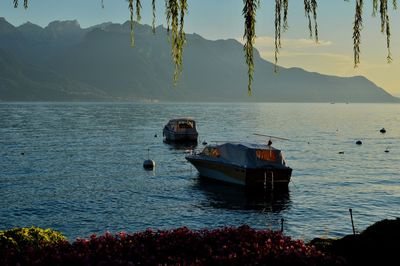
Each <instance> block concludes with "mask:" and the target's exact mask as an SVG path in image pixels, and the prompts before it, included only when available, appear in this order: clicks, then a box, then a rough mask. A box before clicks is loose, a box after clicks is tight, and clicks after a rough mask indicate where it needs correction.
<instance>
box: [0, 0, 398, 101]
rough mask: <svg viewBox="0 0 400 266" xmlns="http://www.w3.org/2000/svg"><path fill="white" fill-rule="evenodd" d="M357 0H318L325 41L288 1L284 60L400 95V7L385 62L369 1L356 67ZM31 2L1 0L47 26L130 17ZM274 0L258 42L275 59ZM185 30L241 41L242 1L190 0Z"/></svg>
mask: <svg viewBox="0 0 400 266" xmlns="http://www.w3.org/2000/svg"><path fill="white" fill-rule="evenodd" d="M156 2H157V21H156V24H157V25H159V24H164V25H165V15H164V11H165V9H164V3H165V1H164V0H157V1H156ZM354 2H355V1H352V0H351V1H349V2H347V1H343V0H319V1H318V4H319V6H318V26H319V39H320V43H319V44H315V43H314V42H313V41H311V40H310V39H309V34H308V29H307V23H308V21H307V19H306V17H305V16H304V8H303V1H301V0H290V1H289V30H288V31H287V32H286V33H284V34H283V36H282V38H283V42H282V44H283V47H282V50H281V53H280V56H279V64H280V65H282V66H284V67H301V68H304V69H306V70H309V71H314V72H319V73H323V74H330V75H338V76H354V75H363V76H365V77H367V78H368V79H370V80H371V81H373V82H374V83H375V84H377V85H378V86H380V87H382V88H384V89H385V90H386V91H387V92H389V93H391V94H393V95H396V96H400V14H399V13H400V8H399V10H396V11H393V10H392V4H391V1H389V6H390V12H389V14H390V15H391V17H390V23H391V32H392V39H391V47H392V58H393V62H392V63H391V64H387V63H386V53H387V51H386V37H385V35H384V34H382V33H381V32H380V19H379V17H372V16H371V14H372V7H371V5H372V0H370V1H364V2H366V3H365V4H364V16H363V19H364V29H363V32H362V44H361V64H360V65H359V67H358V68H356V69H354V68H353V40H352V27H353V21H354V8H355V4H354ZM29 3H30V6H29V8H28V9H27V10H24V9H23V7H22V6H23V0H20V7H19V8H18V9H14V8H13V1H12V0H2V1H0V17H5V18H6V20H7V21H9V22H10V23H11V24H13V25H16V26H18V25H20V24H23V23H25V22H27V21H30V22H32V23H35V24H38V25H40V26H42V27H44V26H46V25H47V24H48V23H49V22H51V21H53V20H72V19H77V20H78V21H79V23H80V25H81V27H82V28H86V27H89V26H92V25H95V24H99V23H102V22H108V21H111V22H116V23H123V22H125V21H126V20H128V19H129V10H128V3H127V2H126V0H104V6H105V7H104V9H103V8H102V7H101V0H68V1H65V0H29ZM274 3H275V1H273V0H261V7H260V9H259V10H258V13H257V25H256V34H257V39H256V47H257V48H258V50H259V51H260V53H261V55H262V57H263V58H264V59H266V60H268V61H273V46H274V44H273V38H274V12H275V5H274ZM188 5H189V12H188V14H187V16H186V20H185V31H186V32H187V33H197V34H200V35H202V36H203V37H205V38H207V39H211V40H216V39H228V38H232V39H237V40H242V36H243V23H244V21H243V16H242V8H243V1H242V0H188ZM142 6H143V9H142V21H141V23H144V24H151V19H152V17H151V14H152V10H151V0H142Z"/></svg>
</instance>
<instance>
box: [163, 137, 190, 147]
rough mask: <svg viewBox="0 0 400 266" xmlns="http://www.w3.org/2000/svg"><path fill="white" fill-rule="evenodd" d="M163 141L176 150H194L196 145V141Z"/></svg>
mask: <svg viewBox="0 0 400 266" xmlns="http://www.w3.org/2000/svg"><path fill="white" fill-rule="evenodd" d="M163 142H164V143H165V144H167V145H169V146H170V147H171V148H173V149H176V150H194V149H195V148H196V147H197V141H179V142H175V141H168V140H166V139H164V140H163Z"/></svg>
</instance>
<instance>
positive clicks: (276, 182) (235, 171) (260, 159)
mask: <svg viewBox="0 0 400 266" xmlns="http://www.w3.org/2000/svg"><path fill="white" fill-rule="evenodd" d="M186 159H187V160H188V161H189V162H190V163H191V164H193V166H194V167H196V169H197V170H198V171H199V173H200V175H201V176H204V177H207V178H211V179H215V180H219V181H223V182H227V183H232V184H237V185H242V186H246V187H250V188H255V189H259V188H262V189H267V188H274V187H281V188H285V187H286V188H287V187H288V184H289V182H290V178H291V174H292V168H290V167H288V166H286V161H285V159H284V157H283V154H282V151H281V150H278V149H276V148H274V147H272V146H271V145H267V144H255V143H243V142H237V143H236V142H226V143H223V144H211V145H207V146H206V147H205V148H204V149H203V151H202V152H200V153H197V154H191V155H188V156H186Z"/></svg>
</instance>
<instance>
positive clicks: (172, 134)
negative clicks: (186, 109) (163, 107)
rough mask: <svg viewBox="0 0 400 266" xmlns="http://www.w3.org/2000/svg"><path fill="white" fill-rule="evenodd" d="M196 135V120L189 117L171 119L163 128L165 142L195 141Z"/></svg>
mask: <svg viewBox="0 0 400 266" xmlns="http://www.w3.org/2000/svg"><path fill="white" fill-rule="evenodd" d="M198 135H199V134H198V133H197V129H196V122H195V121H194V120H193V119H192V118H189V117H183V118H175V119H171V120H169V121H168V123H167V124H166V125H165V126H164V129H163V136H164V138H165V141H166V142H197V137H198Z"/></svg>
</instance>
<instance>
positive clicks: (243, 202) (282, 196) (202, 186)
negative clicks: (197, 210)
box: [194, 177, 291, 213]
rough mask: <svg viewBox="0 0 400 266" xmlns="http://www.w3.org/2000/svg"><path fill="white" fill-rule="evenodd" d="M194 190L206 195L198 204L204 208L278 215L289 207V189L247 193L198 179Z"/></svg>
mask: <svg viewBox="0 0 400 266" xmlns="http://www.w3.org/2000/svg"><path fill="white" fill-rule="evenodd" d="M194 189H198V190H199V191H200V192H202V193H204V194H205V195H206V200H205V201H204V202H201V203H200V204H201V205H203V206H205V207H213V208H222V209H227V210H260V211H263V212H272V213H279V212H281V211H282V210H285V209H288V208H289V207H290V204H291V201H290V195H289V189H279V190H277V189H275V190H272V191H271V190H270V191H265V192H262V191H248V190H246V189H245V188H244V187H241V186H236V185H230V184H225V183H222V182H217V181H213V180H210V179H206V178H202V177H199V178H198V182H197V183H196V184H195V185H194Z"/></svg>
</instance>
